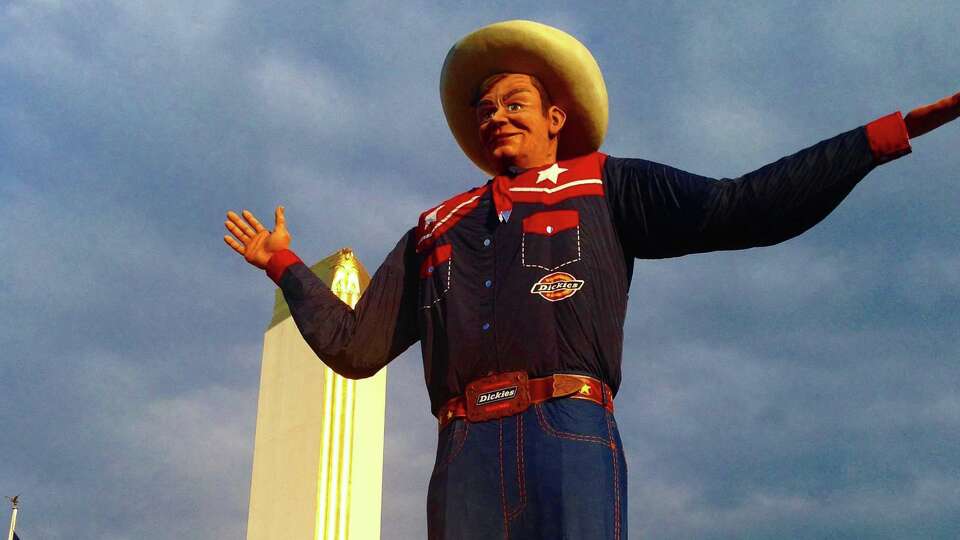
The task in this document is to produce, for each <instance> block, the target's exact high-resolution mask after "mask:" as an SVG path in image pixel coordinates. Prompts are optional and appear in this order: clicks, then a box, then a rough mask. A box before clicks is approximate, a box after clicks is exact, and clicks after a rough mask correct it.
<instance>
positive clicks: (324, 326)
mask: <svg viewBox="0 0 960 540" xmlns="http://www.w3.org/2000/svg"><path fill="white" fill-rule="evenodd" d="M414 246H415V239H414V230H413V229H411V230H409V231H407V233H406V234H405V235H404V236H403V238H401V239H400V241H399V242H398V243H397V245H396V247H394V248H393V251H391V252H390V254H389V255H387V258H386V260H384V262H383V264H381V265H380V267H379V268H378V269H377V271H376V272H375V273H374V275H373V277H372V278H371V279H370V284H369V285H368V286H367V289H366V290H365V291H364V292H363V295H362V296H361V297H360V300H359V301H358V302H357V305H356V307H355V308H354V309H351V308H350V306H348V305H347V304H345V303H344V302H343V301H342V300H340V298H338V297H337V296H336V295H335V294H333V293H332V292H331V291H330V288H329V287H328V286H327V285H326V284H325V283H324V282H323V281H322V280H321V279H320V278H318V277H317V276H316V275H315V274H314V273H313V272H312V271H311V270H310V268H308V267H307V266H306V265H305V264H303V262H301V261H300V259H299V258H298V257H297V256H296V255H295V254H293V252H292V251H281V252H278V253H277V254H275V255H274V256H273V257H272V258H271V259H270V262H269V263H268V265H267V274H268V275H269V276H270V277H271V278H272V279H273V280H274V281H275V282H276V283H277V285H279V287H280V289H281V290H282V291H283V297H284V299H286V301H287V305H288V306H289V307H290V314H291V315H292V316H293V320H294V322H295V323H296V325H297V328H298V329H299V330H300V333H301V334H302V335H303V338H304V340H306V342H307V344H308V345H309V346H310V348H311V349H313V351H314V352H316V353H317V356H319V357H320V359H321V360H323V362H324V363H325V364H327V365H328V366H329V367H330V369H332V370H333V371H335V372H336V373H339V374H340V375H343V376H344V377H347V378H350V379H362V378H364V377H371V376H373V375H374V374H376V373H377V371H379V370H380V369H381V368H382V367H384V366H386V365H387V364H388V363H389V362H390V361H391V360H393V359H394V358H396V357H397V356H399V355H400V354H401V353H402V352H403V351H405V350H406V349H407V348H408V347H410V345H413V344H414V343H416V341H417V340H418V339H419V332H418V329H417V309H416V296H417V287H418V280H417V276H418V274H417V269H418V268H419V264H418V262H417V257H418V256H417V254H416V252H415V251H414Z"/></svg>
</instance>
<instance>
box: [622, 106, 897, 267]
mask: <svg viewBox="0 0 960 540" xmlns="http://www.w3.org/2000/svg"><path fill="white" fill-rule="evenodd" d="M909 152H910V143H909V141H908V133H907V127H906V125H905V123H904V121H903V119H902V117H901V116H900V113H899V112H898V113H894V114H891V115H887V116H885V117H882V118H880V119H878V120H875V121H873V122H871V123H869V124H867V125H866V126H864V127H860V128H857V129H854V130H851V131H848V132H846V133H842V134H840V135H838V136H836V137H833V138H831V139H827V140H824V141H821V142H820V143H817V144H815V145H813V146H811V147H809V148H806V149H804V150H801V151H799V152H797V153H795V154H793V155H790V156H787V157H784V158H782V159H780V160H778V161H776V162H774V163H771V164H769V165H766V166H764V167H762V168H760V169H757V170H756V171H753V172H750V173H747V174H745V175H743V176H740V177H738V178H734V179H719V180H718V179H714V178H708V177H704V176H699V175H695V174H691V173H688V172H685V171H681V170H679V169H675V168H673V167H669V166H667V165H662V164H659V163H653V162H650V161H646V160H639V159H619V158H609V159H607V162H606V164H605V169H604V174H605V179H606V185H607V198H608V201H609V202H610V207H611V211H612V214H613V218H614V222H615V224H616V226H617V229H618V231H619V234H620V238H621V242H622V243H623V246H624V249H625V251H626V252H627V253H628V254H630V255H632V256H634V257H639V258H662V257H675V256H679V255H684V254H687V253H699V252H706V251H715V250H729V249H745V248H750V247H757V246H768V245H773V244H776V243H779V242H782V241H784V240H787V239H789V238H793V237H794V236H797V235H799V234H801V233H803V232H804V231H806V230H807V229H809V228H810V227H812V226H814V225H815V224H816V223H818V222H819V221H821V220H822V219H823V218H824V217H826V216H827V215H828V214H829V213H830V212H831V211H832V210H833V209H834V208H836V206H837V205H839V204H840V202H841V201H842V200H843V199H844V197H846V195H847V194H848V193H849V192H850V190H852V189H853V187H854V186H855V185H856V184H857V183H858V182H859V181H860V180H861V179H862V178H863V177H864V176H866V175H867V173H869V172H870V171H871V170H873V168H875V167H876V166H877V165H880V164H882V163H885V162H887V161H890V160H892V159H896V158H898V157H900V156H903V155H905V154H908V153H909Z"/></svg>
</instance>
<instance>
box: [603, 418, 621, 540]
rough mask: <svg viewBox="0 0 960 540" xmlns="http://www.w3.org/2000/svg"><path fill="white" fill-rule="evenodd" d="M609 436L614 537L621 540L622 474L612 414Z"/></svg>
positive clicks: (615, 539)
mask: <svg viewBox="0 0 960 540" xmlns="http://www.w3.org/2000/svg"><path fill="white" fill-rule="evenodd" d="M606 416H607V436H608V437H610V453H611V454H612V455H613V497H614V498H613V537H614V540H620V474H619V469H620V467H619V460H618V459H617V442H616V441H615V440H614V439H613V430H612V429H611V428H610V418H611V417H612V416H611V415H610V414H607V415H606Z"/></svg>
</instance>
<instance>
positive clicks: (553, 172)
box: [537, 163, 567, 184]
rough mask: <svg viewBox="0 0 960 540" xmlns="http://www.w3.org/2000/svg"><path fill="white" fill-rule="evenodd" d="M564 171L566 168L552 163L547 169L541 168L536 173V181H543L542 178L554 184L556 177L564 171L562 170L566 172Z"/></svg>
mask: <svg viewBox="0 0 960 540" xmlns="http://www.w3.org/2000/svg"><path fill="white" fill-rule="evenodd" d="M566 171H567V169H564V168H563V167H561V166H559V165H557V164H556V163H554V164H553V165H551V166H550V168H549V169H544V170H542V171H540V172H538V173H537V183H538V184H539V183H540V182H543V181H544V180H549V181H551V182H553V183H554V184H556V183H557V177H558V176H560V174H561V173H564V172H566Z"/></svg>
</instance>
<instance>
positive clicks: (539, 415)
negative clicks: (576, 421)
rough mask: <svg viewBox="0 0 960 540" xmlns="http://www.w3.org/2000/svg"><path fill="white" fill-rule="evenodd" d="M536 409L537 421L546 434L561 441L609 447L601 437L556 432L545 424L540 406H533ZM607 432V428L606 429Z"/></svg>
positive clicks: (545, 420)
mask: <svg viewBox="0 0 960 540" xmlns="http://www.w3.org/2000/svg"><path fill="white" fill-rule="evenodd" d="M534 407H535V408H536V409H537V419H538V420H539V421H540V427H542V428H543V429H544V430H545V431H546V432H547V433H548V434H550V435H553V436H554V437H558V438H561V439H570V440H572V441H581V442H589V443H594V444H602V445H603V446H609V445H610V441H609V440H607V439H604V438H603V437H596V436H594V435H578V434H576V433H569V432H566V431H558V430H556V429H554V428H553V426H551V425H550V424H548V423H547V419H546V418H544V416H543V410H542V409H541V407H540V404H539V403H537V404H535V405H534ZM607 429H608V431H609V427H608V428H607Z"/></svg>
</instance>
